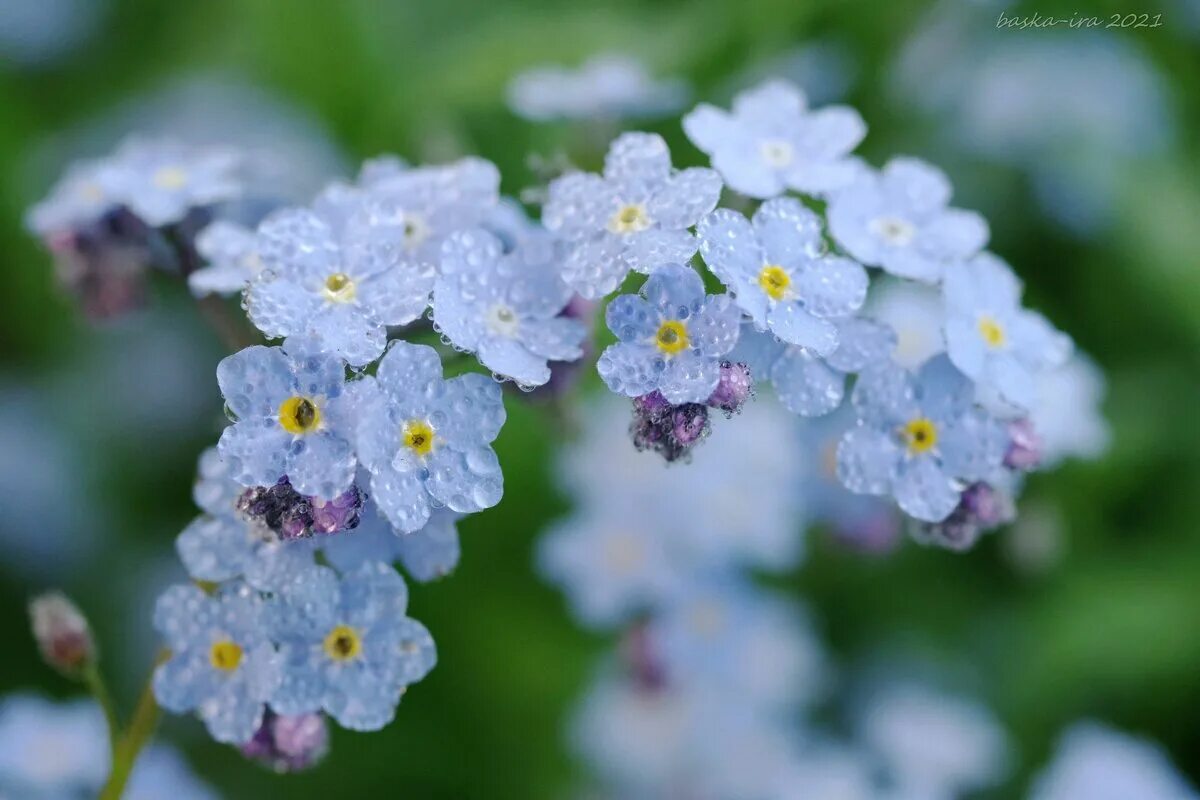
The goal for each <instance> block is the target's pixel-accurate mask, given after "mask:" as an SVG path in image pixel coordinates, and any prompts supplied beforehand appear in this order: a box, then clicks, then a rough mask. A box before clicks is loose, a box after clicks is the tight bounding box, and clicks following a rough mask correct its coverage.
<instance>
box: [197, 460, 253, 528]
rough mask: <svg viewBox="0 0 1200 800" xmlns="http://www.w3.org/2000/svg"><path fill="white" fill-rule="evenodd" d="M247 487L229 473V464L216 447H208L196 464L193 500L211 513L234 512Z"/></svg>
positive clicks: (203, 509)
mask: <svg viewBox="0 0 1200 800" xmlns="http://www.w3.org/2000/svg"><path fill="white" fill-rule="evenodd" d="M243 491H245V487H244V486H242V485H241V484H240V483H238V482H237V481H235V480H234V479H233V478H232V477H230V474H229V465H228V464H226V463H225V461H224V459H222V458H221V453H220V452H219V451H218V450H217V448H216V447H207V448H205V449H204V451H203V452H202V453H200V458H199V459H198V461H197V464H196V482H195V483H194V484H192V500H193V501H194V502H195V503H196V505H197V506H198V507H199V508H200V510H202V511H206V512H207V513H209V514H213V515H221V514H232V513H233V512H234V510H235V508H236V505H237V500H238V497H240V496H241V494H242V492H243Z"/></svg>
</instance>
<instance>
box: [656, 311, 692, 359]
mask: <svg viewBox="0 0 1200 800" xmlns="http://www.w3.org/2000/svg"><path fill="white" fill-rule="evenodd" d="M654 343H655V344H656V345H658V349H659V350H662V351H663V352H664V353H666V354H667V355H669V356H673V355H675V354H676V353H680V352H682V351H684V350H686V349H687V346H688V333H687V326H686V325H684V324H683V323H682V322H680V321H679V320H677V319H669V320H667V321H666V322H664V323H663V324H662V325H659V326H658V333H656V334H654Z"/></svg>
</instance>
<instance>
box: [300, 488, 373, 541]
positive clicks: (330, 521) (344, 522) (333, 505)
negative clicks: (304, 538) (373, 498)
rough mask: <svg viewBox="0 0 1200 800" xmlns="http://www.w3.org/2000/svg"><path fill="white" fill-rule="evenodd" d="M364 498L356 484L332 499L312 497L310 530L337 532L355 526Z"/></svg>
mask: <svg viewBox="0 0 1200 800" xmlns="http://www.w3.org/2000/svg"><path fill="white" fill-rule="evenodd" d="M366 499H367V496H366V495H365V494H364V493H363V492H360V491H359V489H358V487H357V486H351V487H350V488H349V489H348V490H347V491H345V492H342V493H341V494H339V495H338V496H337V497H335V498H333V499H332V500H320V499H317V498H313V501H312V532H313V533H338V532H340V531H348V530H352V529H353V528H357V527H358V520H359V516H360V515H361V514H362V508H363V503H364V502H366Z"/></svg>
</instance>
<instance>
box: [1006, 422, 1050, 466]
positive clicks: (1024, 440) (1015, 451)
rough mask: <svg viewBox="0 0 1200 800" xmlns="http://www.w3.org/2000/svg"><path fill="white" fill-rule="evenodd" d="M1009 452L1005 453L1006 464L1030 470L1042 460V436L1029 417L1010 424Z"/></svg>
mask: <svg viewBox="0 0 1200 800" xmlns="http://www.w3.org/2000/svg"><path fill="white" fill-rule="evenodd" d="M1008 437H1009V444H1008V452H1006V453H1005V454H1004V466H1006V467H1008V468H1009V469H1016V470H1021V471H1022V472H1028V471H1029V470H1032V469H1034V468H1036V467H1037V465H1038V464H1040V463H1041V461H1042V437H1040V436H1038V434H1037V431H1035V430H1034V429H1033V423H1032V422H1030V421H1029V420H1028V419H1019V420H1017V421H1016V422H1013V423H1012V424H1010V425H1009V426H1008Z"/></svg>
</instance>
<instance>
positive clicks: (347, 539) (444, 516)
mask: <svg viewBox="0 0 1200 800" xmlns="http://www.w3.org/2000/svg"><path fill="white" fill-rule="evenodd" d="M461 517H462V514H458V513H456V512H454V511H451V510H450V509H448V508H435V509H433V511H432V512H431V513H430V515H429V521H428V522H427V523H425V526H424V527H423V528H421V529H420V530H418V531H414V532H413V533H400V532H399V531H397V530H395V529H394V528H393V527H392V524H391V523H390V522H388V520H387V519H386V518H385V517H384V516H383V515H382V514H380V513H379V512H378V510H377V509H376V508H375V506H374V504H369V505H368V506H367V508H366V510H365V511H364V512H363V516H362V520H361V521H360V522H359V524H358V527H357V528H355V529H354V530H353V531H351V532H349V533H348V534H347V535H345V536H331V537H329V538H327V539H324V540H322V541H321V542H320V543H319V544H320V547H321V552H322V553H323V554H324V556H325V559H326V560H327V561H328V562H329V563H330V564H331V565H332V566H334V567H335V568H337V569H338V570H339V571H341V572H348V571H351V570H354V569H357V568H358V567H360V566H361V565H362V564H364V563H366V562H368V561H382V562H383V563H385V564H391V563H393V562H395V561H397V560H399V561H400V563H401V564H402V565H403V566H404V569H405V571H406V572H408V574H409V575H411V576H412V577H413V578H414V579H416V580H418V581H421V582H422V583H424V582H427V581H431V580H435V579H437V578H443V577H445V576H446V575H449V574H450V573H451V572H453V571H454V568H455V567H457V566H458V559H459V557H460V556H461V554H462V548H461V546H460V543H459V540H458V527H457V523H458V520H459V519H460V518H461Z"/></svg>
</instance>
